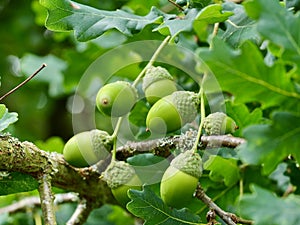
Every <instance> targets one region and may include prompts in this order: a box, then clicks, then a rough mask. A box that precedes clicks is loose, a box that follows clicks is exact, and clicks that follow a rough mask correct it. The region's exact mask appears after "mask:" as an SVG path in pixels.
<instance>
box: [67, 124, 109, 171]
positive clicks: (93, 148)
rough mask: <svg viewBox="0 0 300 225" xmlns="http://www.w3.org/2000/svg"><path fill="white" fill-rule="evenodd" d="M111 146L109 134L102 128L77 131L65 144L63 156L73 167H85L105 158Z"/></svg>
mask: <svg viewBox="0 0 300 225" xmlns="http://www.w3.org/2000/svg"><path fill="white" fill-rule="evenodd" d="M112 146H113V140H112V138H111V136H110V135H109V134H108V133H107V132H106V131H103V130H97V129H95V130H91V131H84V132H81V133H78V134H76V135H74V136H73V137H71V138H70V139H69V140H68V141H67V142H66V144H65V146H64V149H63V156H64V158H65V160H66V161H67V162H68V163H69V164H70V165H72V166H75V167H86V166H90V165H92V164H95V163H96V162H98V161H99V160H101V159H105V158H106V157H107V156H108V155H109V154H110V151H111V149H112Z"/></svg>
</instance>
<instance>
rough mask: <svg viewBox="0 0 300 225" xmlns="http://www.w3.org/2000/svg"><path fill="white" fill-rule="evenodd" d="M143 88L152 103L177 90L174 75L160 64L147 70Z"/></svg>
mask: <svg viewBox="0 0 300 225" xmlns="http://www.w3.org/2000/svg"><path fill="white" fill-rule="evenodd" d="M142 88H143V91H144V93H145V97H146V99H147V101H148V102H149V103H150V104H151V105H153V104H154V103H155V102H157V101H158V100H159V99H161V98H162V97H164V96H167V95H170V94H172V93H173V92H174V91H176V90H177V88H176V84H175V82H174V80H173V77H172V76H171V75H170V73H169V72H168V71H167V70H166V69H165V68H163V67H160V66H158V67H154V66H151V67H150V68H149V69H148V70H147V71H146V74H145V76H144V78H143V84H142Z"/></svg>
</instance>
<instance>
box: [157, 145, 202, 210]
mask: <svg viewBox="0 0 300 225" xmlns="http://www.w3.org/2000/svg"><path fill="white" fill-rule="evenodd" d="M201 175H202V159H201V157H200V155H199V154H198V153H195V152H194V151H192V150H189V151H186V152H184V153H181V154H179V155H178V156H177V157H176V158H175V159H173V160H172V162H171V164H170V166H169V167H168V168H167V170H166V171H165V173H164V175H163V177H162V181H161V184H160V195H161V198H162V200H163V201H164V203H165V204H167V205H169V206H171V207H174V208H177V209H181V208H184V207H186V206H187V205H188V204H189V203H190V202H191V201H192V199H193V195H194V192H195V190H196V188H197V185H198V181H199V178H200V177H201Z"/></svg>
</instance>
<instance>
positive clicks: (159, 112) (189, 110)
mask: <svg viewBox="0 0 300 225" xmlns="http://www.w3.org/2000/svg"><path fill="white" fill-rule="evenodd" d="M199 103H200V100H199V98H198V95H197V94H196V93H194V92H190V91H175V92H173V93H172V94H171V95H168V96H165V97H163V98H162V99H160V100H158V101H157V102H156V103H155V104H154V105H153V106H152V107H151V109H150V110H149V112H148V115H147V118H146V126H147V129H149V130H150V131H151V132H152V133H158V134H165V133H170V132H174V131H176V130H178V129H180V128H181V127H182V126H184V125H185V124H187V123H190V122H192V121H194V120H195V118H196V116H197V114H198V108H199Z"/></svg>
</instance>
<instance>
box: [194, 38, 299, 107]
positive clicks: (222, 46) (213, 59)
mask: <svg viewBox="0 0 300 225" xmlns="http://www.w3.org/2000/svg"><path fill="white" fill-rule="evenodd" d="M199 56H200V57H201V58H202V59H203V60H204V62H205V63H206V64H207V66H208V67H209V70H207V72H208V73H209V75H210V76H215V78H216V79H217V81H218V82H219V84H220V86H221V88H222V90H223V91H227V92H229V93H231V94H233V95H234V96H235V100H236V102H239V103H246V102H253V101H256V102H261V103H262V106H263V107H269V106H278V105H281V104H283V102H285V103H287V102H289V103H291V102H292V104H293V108H295V107H296V106H299V103H300V101H299V100H300V94H298V93H297V92H296V91H295V87H294V85H293V83H292V82H291V80H290V78H289V76H287V75H286V71H285V67H284V65H283V64H281V63H280V62H278V63H275V64H274V65H273V66H272V67H269V66H267V65H266V64H265V62H264V59H263V56H262V54H261V52H260V51H259V49H258V47H257V46H255V45H254V44H253V43H252V42H250V41H247V42H244V43H243V44H242V45H241V47H240V50H233V49H231V48H230V47H229V46H228V45H227V44H226V43H224V42H223V41H222V40H220V39H219V38H214V40H213V43H212V49H201V50H200V51H199ZM204 87H205V88H206V89H207V88H208V87H209V88H211V85H209V84H204ZM206 91H210V90H206Z"/></svg>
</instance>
